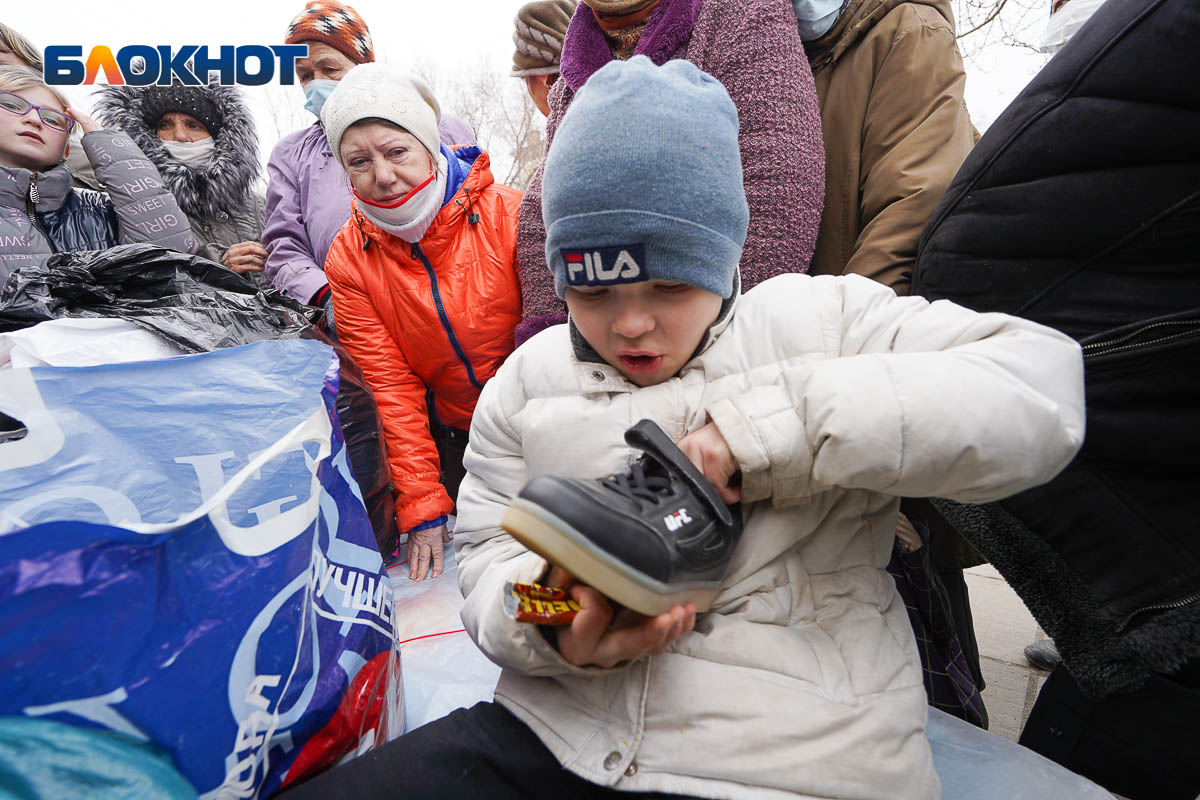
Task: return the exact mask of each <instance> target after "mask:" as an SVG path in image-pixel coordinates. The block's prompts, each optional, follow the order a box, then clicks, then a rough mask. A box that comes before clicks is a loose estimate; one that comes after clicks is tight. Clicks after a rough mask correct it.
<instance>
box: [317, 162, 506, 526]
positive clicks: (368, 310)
mask: <svg viewBox="0 0 1200 800" xmlns="http://www.w3.org/2000/svg"><path fill="white" fill-rule="evenodd" d="M476 153H478V154H477V155H476ZM455 155H456V156H457V157H458V161H459V164H458V165H457V166H459V167H460V168H461V169H462V170H464V171H465V170H466V169H468V166H469V169H470V172H469V173H468V174H467V176H466V180H465V181H464V182H463V184H462V186H460V187H459V189H458V191H457V192H456V193H455V194H454V196H453V197H452V198H451V199H450V202H448V203H446V204H445V205H443V206H442V210H441V211H440V212H438V215H437V217H435V218H434V221H433V224H432V225H431V226H430V227H429V229H428V230H427V231H426V232H425V235H424V236H423V237H422V238H421V241H420V242H418V243H417V244H416V245H410V244H408V243H407V242H405V241H404V240H402V239H400V238H399V237H396V236H393V235H391V234H390V233H387V232H386V231H383V230H381V229H380V228H379V227H378V226H376V225H375V224H374V223H373V222H371V221H370V220H368V219H366V218H365V217H363V216H362V214H359V213H357V209H355V212H354V213H353V214H352V215H351V218H350V220H349V221H348V222H347V223H346V224H345V225H344V226H343V227H342V229H341V231H339V232H338V235H337V237H336V238H335V239H334V240H333V244H332V246H331V247H330V248H329V255H328V256H327V257H326V260H325V274H326V276H327V277H328V279H329V286H330V288H331V289H332V291H333V308H334V318H335V319H336V321H337V331H338V338H339V339H340V340H341V342H342V344H343V345H344V346H345V348H346V350H347V351H348V352H349V353H350V355H351V356H352V357H353V358H354V360H355V361H357V362H358V364H359V366H360V367H361V368H362V371H363V373H364V375H365V376H366V378H367V383H368V384H370V386H371V389H372V391H373V392H374V393H375V402H376V404H377V405H378V406H379V414H380V417H381V419H382V420H383V428H384V435H385V438H386V441H387V451H388V461H389V463H390V465H391V469H392V480H393V482H394V483H395V486H396V523H397V525H398V526H399V528H400V530H401V531H408V530H411V529H412V528H413V527H415V526H417V525H420V524H421V523H423V522H427V521H430V520H434V519H437V518H438V517H440V516H442V515H443V514H448V513H450V511H451V510H452V509H453V508H454V502H453V501H452V500H451V498H450V496H449V495H448V494H447V493H446V490H445V489H444V488H443V487H442V485H441V482H440V480H439V477H440V470H439V466H440V465H439V461H438V453H437V447H436V446H435V445H434V442H433V438H432V436H431V435H430V432H429V422H428V417H427V412H426V404H425V392H426V387H428V388H429V389H430V390H432V392H433V397H434V408H435V409H436V412H437V417H438V419H439V420H440V421H441V422H442V423H443V424H445V425H449V426H452V427H455V428H462V429H464V430H465V429H468V428H470V426H471V414H472V413H473V412H474V411H475V401H476V400H478V399H479V392H480V390H481V389H482V388H483V385H484V384H485V383H486V382H487V381H488V379H490V378H491V377H492V376H493V375H494V374H495V373H496V370H497V369H498V368H499V367H500V364H501V363H502V362H503V361H504V359H505V358H506V357H507V356H508V354H509V353H510V352H512V349H513V329H514V328H515V327H516V325H517V323H518V322H520V320H521V290H520V287H519V284H518V282H517V272H516V263H515V256H514V253H515V250H516V239H517V208H518V206H519V205H520V203H521V193H520V192H518V191H517V190H515V189H511V188H509V187H507V186H501V185H499V184H496V183H494V182H493V179H492V172H491V169H490V167H489V164H490V160H489V158H488V156H487V153H483V152H481V151H477V148H462V149H461V150H459V151H458V152H456V153H455ZM472 157H473V158H474V163H471V158H472ZM468 212H470V213H471V214H472V215H478V217H477V218H475V217H469V216H468ZM471 219H475V221H474V222H471V221H470V220H471Z"/></svg>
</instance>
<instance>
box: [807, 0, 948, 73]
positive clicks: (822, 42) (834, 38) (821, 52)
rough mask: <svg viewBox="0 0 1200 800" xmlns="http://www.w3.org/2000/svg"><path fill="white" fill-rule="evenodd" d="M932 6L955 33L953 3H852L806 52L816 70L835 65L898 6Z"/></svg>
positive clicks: (857, 0)
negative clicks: (907, 4)
mask: <svg viewBox="0 0 1200 800" xmlns="http://www.w3.org/2000/svg"><path fill="white" fill-rule="evenodd" d="M905 3H909V4H911V5H920V6H929V7H930V8H932V9H933V10H935V11H937V12H938V13H939V14H941V15H942V16H943V17H944V18H945V20H946V22H947V23H949V25H950V28H951V30H953V29H954V12H953V10H951V8H950V0H850V4H849V5H848V6H847V7H846V10H845V11H843V12H842V15H841V16H840V17H839V18H838V21H837V23H836V24H834V26H833V27H832V28H830V30H829V32H828V33H826V34H825V35H824V36H822V37H821V38H820V39H817V40H815V41H812V42H806V43H805V45H804V49H805V51H806V52H807V53H808V60H809V62H810V63H811V64H812V65H813V67H814V68H816V67H821V66H825V65H826V64H832V63H834V62H835V61H837V60H838V59H839V58H841V57H842V54H843V53H845V52H846V51H847V50H849V49H850V48H851V47H853V46H854V44H855V43H856V42H857V41H858V40H859V39H861V38H862V37H864V36H866V35H867V32H868V31H869V30H871V28H873V27H875V24H876V23H878V22H879V20H881V19H883V18H884V17H886V16H887V15H888V14H889V13H891V11H892V9H894V8H896V7H897V6H900V5H904V4H905Z"/></svg>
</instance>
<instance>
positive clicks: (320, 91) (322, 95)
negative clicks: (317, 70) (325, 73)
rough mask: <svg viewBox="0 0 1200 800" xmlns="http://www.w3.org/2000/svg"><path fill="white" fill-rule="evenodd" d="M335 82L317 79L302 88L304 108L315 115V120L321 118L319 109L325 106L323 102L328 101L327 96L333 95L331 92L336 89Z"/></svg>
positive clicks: (336, 83)
mask: <svg viewBox="0 0 1200 800" xmlns="http://www.w3.org/2000/svg"><path fill="white" fill-rule="evenodd" d="M337 85H338V82H337V81H327V80H323V79H320V78H318V79H317V80H312V81H309V82H308V85H307V86H305V87H304V97H305V100H304V107H305V108H307V109H308V110H309V111H311V112H312V113H314V114H316V115H317V119H320V118H321V109H322V108H323V107H324V106H325V101H326V100H328V99H329V95H331V94H333V90H334V89H336V88H337Z"/></svg>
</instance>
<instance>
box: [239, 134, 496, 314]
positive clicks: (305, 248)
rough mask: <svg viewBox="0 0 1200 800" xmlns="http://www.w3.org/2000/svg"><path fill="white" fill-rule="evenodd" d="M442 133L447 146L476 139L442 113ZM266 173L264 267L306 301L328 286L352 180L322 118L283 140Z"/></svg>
mask: <svg viewBox="0 0 1200 800" xmlns="http://www.w3.org/2000/svg"><path fill="white" fill-rule="evenodd" d="M438 133H439V134H440V136H441V139H442V142H444V143H445V144H447V145H456V144H475V134H474V133H472V132H471V128H470V126H468V125H467V124H466V123H465V122H463V121H462V120H460V119H458V118H457V117H452V116H450V115H449V114H442V120H441V124H440V125H439V126H438ZM267 178H268V181H269V182H268V184H267V209H266V225H265V226H264V228H263V234H262V243H263V247H265V248H267V253H268V255H267V263H266V265H265V267H264V268H263V272H264V273H265V274H266V276H267V280H269V281H271V283H273V284H274V285H275V286H276V288H278V289H279V290H280V291H281V292H283V293H284V294H286V295H287V296H288V297H291V298H292V299H294V300H298V301H299V302H301V303H307V302H309V301H310V300H312V298H313V295H315V294H316V293H317V292H319V291H320V290H321V289H322V288H324V286H325V285H326V283H327V281H326V280H325V255H326V254H327V253H328V252H329V245H331V244H333V238H334V237H335V236H337V233H338V231H340V230H341V229H342V225H344V224H345V223H346V220H348V219H350V202H351V198H352V196H351V194H350V181H349V179H348V178H347V177H346V173H345V171H343V170H342V165H341V164H339V163H338V161H337V159H336V158H334V157H333V151H331V150H330V149H329V141H328V140H327V139H326V138H325V128H324V127H323V126H322V125H321V123H320V122H315V123H313V124H312V125H310V126H309V127H307V128H303V129H301V130H298V131H296V132H294V133H289V134H288V135H287V136H285V137H283V138H282V139H280V140H279V143H278V144H277V145H275V149H274V150H272V151H271V159H270V161H268V162H267Z"/></svg>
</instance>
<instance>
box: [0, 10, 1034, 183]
mask: <svg viewBox="0 0 1200 800" xmlns="http://www.w3.org/2000/svg"><path fill="white" fill-rule="evenodd" d="M3 2H4V11H3V15H2V16H0V21H3V22H4V23H5V24H6V25H9V26H11V27H13V28H15V29H16V30H18V31H20V32H21V33H22V34H24V35H25V36H26V37H28V38H29V39H30V40H31V41H32V42H33V43H34V45H35V46H37V47H39V48H44V47H46V46H47V45H51V44H73V45H80V46H82V47H83V52H84V56H85V57H86V55H87V53H88V52H89V51H90V49H91V47H93V46H94V45H108V46H109V47H111V48H112V49H113V50H114V51H116V50H117V49H118V48H120V47H122V46H124V45H127V44H148V45H160V44H165V45H171V46H176V47H177V46H180V45H184V44H201V45H208V46H209V47H212V48H215V47H217V46H219V45H223V44H233V45H240V44H280V43H282V41H283V36H284V31H285V30H286V28H287V24H288V23H289V22H290V21H291V20H292V18H293V17H294V16H295V15H296V14H298V13H300V11H302V10H303V8H304V0H198V1H193V2H170V0H153V1H151V0H104V1H102V0H3ZM522 2H524V0H426V1H425V2H420V1H419V0H354V2H352V3H351V5H352V6H353V7H354V8H355V9H356V10H357V11H358V12H359V13H360V14H361V15H362V16H363V18H364V19H365V20H366V22H367V25H368V26H369V27H370V29H371V36H372V38H373V39H374V43H375V54H376V58H377V59H379V60H383V61H388V62H390V63H393V64H398V65H400V66H404V67H415V66H418V65H420V66H422V67H423V69H424V70H425V71H431V70H432V71H434V72H435V74H438V75H447V76H453V75H456V74H462V73H464V72H466V71H468V70H474V69H490V70H494V71H495V72H496V73H497V74H498V75H500V76H504V75H506V73H507V72H508V68H509V66H510V64H511V57H512V30H513V29H512V19H513V16H514V15H515V14H516V10H517V9H518V8H519V7H520V6H521V4H522ZM1047 16H1048V15H1047ZM1045 61H1046V57H1045V56H1041V55H1038V54H1034V53H1030V52H1029V51H1026V50H1019V49H1015V48H1008V47H1000V46H997V47H991V48H988V49H986V50H985V51H984V52H982V53H980V54H979V55H977V56H975V57H974V58H972V59H970V60H968V62H967V75H968V79H967V106H968V108H969V109H970V111H971V116H972V118H973V119H974V120H975V124H976V126H977V127H978V128H979V129H980V130H983V129H985V128H986V127H987V125H989V124H990V123H991V121H992V120H993V119H995V117H996V115H997V114H999V113H1000V111H1001V110H1003V108H1004V107H1005V106H1006V105H1007V104H1008V102H1009V101H1010V100H1011V99H1012V98H1013V97H1014V96H1015V95H1016V94H1017V92H1018V91H1020V89H1021V87H1023V86H1024V85H1025V84H1026V83H1027V82H1028V81H1029V79H1030V78H1031V77H1032V76H1033V75H1034V74H1036V72H1037V70H1038V69H1040V67H1041V66H1042V65H1043V64H1044V63H1045ZM512 80H514V81H515V80H516V79H512ZM89 91H90V90H89V87H79V88H78V89H75V88H72V89H71V90H69V91H68V95H69V96H70V97H71V98H72V100H75V101H79V100H83V101H84V105H85V107H87V108H89V109H90V103H88V102H87V101H86V97H87V94H88V93H89ZM247 94H248V95H249V96H250V102H251V106H252V108H253V109H254V113H255V116H256V118H257V119H258V122H259V134H260V137H261V149H262V151H263V158H264V159H265V157H266V155H267V154H268V153H269V151H270V148H271V146H272V145H273V144H274V142H275V141H276V140H277V138H278V133H277V128H278V127H281V126H282V127H284V128H285V132H286V129H294V128H298V127H301V126H302V125H306V124H309V123H310V122H311V121H313V119H314V118H313V117H312V116H311V115H310V114H308V113H307V112H305V111H304V110H303V104H304V97H303V94H302V93H301V91H300V89H299V87H298V86H293V87H288V88H287V89H284V88H283V87H279V86H275V87H273V88H271V89H265V88H264V89H249V90H248V92H247ZM268 99H272V100H275V103H276V106H277V107H278V106H281V105H283V106H286V105H287V104H288V103H290V107H289V108H288V112H289V114H288V115H287V116H286V118H285V119H282V120H281V119H280V118H281V117H284V116H285V115H283V114H281V113H280V112H279V111H276V112H275V114H272V113H271V111H270V105H271V104H270V103H269V102H268ZM447 110H449V111H451V112H453V110H454V109H453V107H447ZM493 155H494V156H495V157H497V158H498V159H503V158H504V155H503V154H500V153H494V154H493ZM501 174H503V172H502V171H501Z"/></svg>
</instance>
